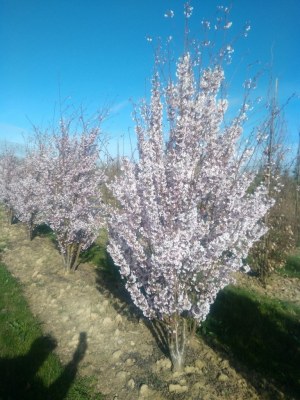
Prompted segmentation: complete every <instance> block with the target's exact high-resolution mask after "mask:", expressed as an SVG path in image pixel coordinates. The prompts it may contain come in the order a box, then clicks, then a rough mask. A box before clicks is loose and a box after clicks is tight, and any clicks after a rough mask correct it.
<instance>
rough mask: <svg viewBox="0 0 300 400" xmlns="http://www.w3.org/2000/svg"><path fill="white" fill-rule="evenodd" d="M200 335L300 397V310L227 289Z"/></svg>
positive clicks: (290, 305) (237, 288) (287, 304)
mask: <svg viewBox="0 0 300 400" xmlns="http://www.w3.org/2000/svg"><path fill="white" fill-rule="evenodd" d="M200 334H201V335H202V336H203V337H204V338H205V339H207V340H208V341H209V342H210V343H213V344H214V345H216V346H217V347H219V348H220V349H222V350H226V352H228V353H229V354H231V355H233V356H234V357H235V358H236V359H238V360H239V361H240V362H242V363H243V364H244V365H247V366H248V367H250V368H251V369H253V370H255V371H256V372H260V373H261V374H262V376H265V377H267V378H268V379H271V380H272V381H274V382H275V383H276V384H278V386H279V387H283V386H284V389H285V390H286V391H287V393H292V394H293V395H295V394H296V393H298V395H299V393H300V309H299V307H297V306H295V305H294V304H292V303H288V302H283V301H279V300H273V299H270V298H268V297H264V296H261V295H259V294H258V293H256V292H254V291H250V290H247V289H243V288H240V287H234V286H228V287H227V288H226V289H224V290H223V291H221V292H220V293H219V294H218V296H217V299H216V302H215V303H214V304H213V306H212V307H211V311H210V314H209V316H208V318H207V320H206V321H205V322H204V323H203V325H202V328H201V330H200Z"/></svg>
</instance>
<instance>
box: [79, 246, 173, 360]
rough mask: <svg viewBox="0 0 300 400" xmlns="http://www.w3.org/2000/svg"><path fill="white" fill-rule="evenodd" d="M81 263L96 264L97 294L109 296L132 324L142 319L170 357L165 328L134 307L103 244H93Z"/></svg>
mask: <svg viewBox="0 0 300 400" xmlns="http://www.w3.org/2000/svg"><path fill="white" fill-rule="evenodd" d="M81 262H93V263H94V264H96V266H97V269H96V285H97V289H98V290H99V292H100V293H102V294H104V295H106V296H109V298H110V302H111V304H112V306H113V307H114V309H115V310H116V311H117V312H118V313H119V314H120V315H122V316H125V317H126V318H127V319H128V320H130V321H134V322H137V321H139V320H141V319H142V320H143V321H144V324H145V326H146V327H147V328H148V329H149V331H150V332H151V334H152V336H153V338H154V340H155V341H156V343H157V346H158V348H159V350H160V351H161V352H162V353H163V354H164V355H165V356H166V357H170V354H169V349H168V343H167V332H166V328H165V326H164V325H163V324H162V323H161V322H160V321H158V320H149V319H147V318H145V317H144V316H143V314H142V312H141V311H140V310H139V309H138V308H137V307H136V306H135V304H134V303H133V301H132V299H131V297H130V294H129V293H128V291H127V289H126V286H125V283H126V282H125V280H124V279H122V277H121V275H120V272H119V268H118V267H117V266H116V265H115V264H114V262H113V260H112V258H111V256H110V255H109V253H108V252H107V250H106V246H105V243H104V244H103V243H102V244H101V245H99V244H97V243H95V244H93V245H92V246H91V247H90V248H89V249H88V250H87V251H86V252H84V253H83V254H82V255H81Z"/></svg>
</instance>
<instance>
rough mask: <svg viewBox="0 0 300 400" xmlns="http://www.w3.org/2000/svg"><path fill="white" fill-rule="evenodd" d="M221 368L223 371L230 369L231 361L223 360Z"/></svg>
mask: <svg viewBox="0 0 300 400" xmlns="http://www.w3.org/2000/svg"><path fill="white" fill-rule="evenodd" d="M221 367H222V368H223V369H227V368H229V361H228V360H223V361H222V362H221Z"/></svg>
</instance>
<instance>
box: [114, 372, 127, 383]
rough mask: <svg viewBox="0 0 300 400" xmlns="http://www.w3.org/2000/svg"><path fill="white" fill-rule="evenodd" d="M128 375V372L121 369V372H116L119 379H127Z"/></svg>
mask: <svg viewBox="0 0 300 400" xmlns="http://www.w3.org/2000/svg"><path fill="white" fill-rule="evenodd" d="M126 377H127V374H126V372H125V371H119V372H118V373H117V374H116V378H117V379H118V380H119V381H125V380H126Z"/></svg>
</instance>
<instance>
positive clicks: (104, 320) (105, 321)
mask: <svg viewBox="0 0 300 400" xmlns="http://www.w3.org/2000/svg"><path fill="white" fill-rule="evenodd" d="M111 324H112V320H111V318H109V317H105V318H104V319H103V321H102V325H103V326H109V325H111Z"/></svg>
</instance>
